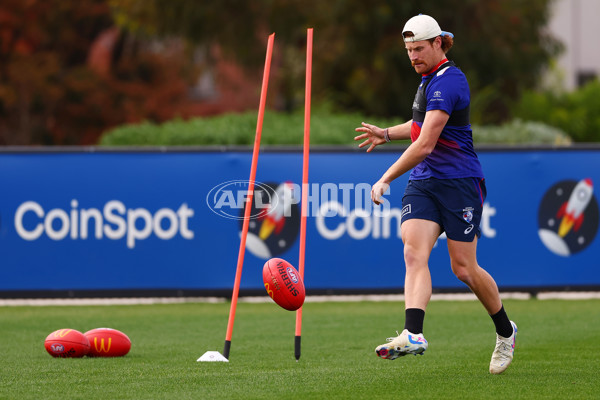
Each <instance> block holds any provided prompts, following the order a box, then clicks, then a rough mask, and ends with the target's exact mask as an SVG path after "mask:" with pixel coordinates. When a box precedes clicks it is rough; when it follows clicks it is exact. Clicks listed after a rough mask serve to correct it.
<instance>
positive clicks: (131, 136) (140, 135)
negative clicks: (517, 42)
mask: <svg viewBox="0 0 600 400" xmlns="http://www.w3.org/2000/svg"><path fill="white" fill-rule="evenodd" d="M256 119H257V115H256V112H255V111H248V112H245V113H241V114H223V115H219V116H215V117H205V118H192V119H189V120H182V119H175V120H171V121H168V122H165V123H163V124H154V123H151V122H143V123H140V124H132V125H124V126H120V127H117V128H114V129H112V130H110V131H107V132H106V133H105V134H104V135H103V136H102V137H101V139H100V145H102V146H186V145H198V146H230V145H252V144H253V143H254V136H255V132H256ZM361 121H365V122H369V123H372V124H375V125H378V126H381V127H387V126H393V125H397V124H399V123H402V122H403V121H402V120H400V119H385V118H370V117H365V116H363V115H361V114H358V113H348V114H341V113H332V112H328V111H317V112H313V114H312V115H311V126H310V127H311V131H310V135H311V145H352V144H353V143H354V141H353V138H354V136H355V134H356V133H355V131H354V129H355V128H356V127H357V126H359V125H360V122H361ZM303 134H304V113H302V112H296V113H280V112H273V111H267V112H266V113H265V118H264V123H263V130H262V136H261V144H264V145H298V144H302V143H303ZM473 136H474V141H475V143H477V144H508V145H516V144H552V145H568V144H570V143H571V140H570V138H569V136H568V135H566V134H565V133H564V132H563V131H561V130H560V129H557V128H552V127H549V126H546V125H544V124H542V123H538V122H525V121H520V120H515V121H512V122H510V123H507V124H504V125H502V126H473Z"/></svg>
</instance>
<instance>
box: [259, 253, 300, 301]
mask: <svg viewBox="0 0 600 400" xmlns="http://www.w3.org/2000/svg"><path fill="white" fill-rule="evenodd" d="M263 282H264V283H265V289H267V293H268V294H269V296H271V298H272V299H273V301H274V302H275V303H277V304H279V305H280V306H281V307H283V308H285V309H286V310H289V311H294V310H297V309H299V308H300V307H302V304H304V297H305V292H304V283H303V282H302V278H301V277H300V274H299V273H298V271H296V268H294V267H292V265H291V264H290V263H288V262H287V261H285V260H282V259H281V258H271V259H270V260H269V261H267V262H266V263H265V266H264V267H263Z"/></svg>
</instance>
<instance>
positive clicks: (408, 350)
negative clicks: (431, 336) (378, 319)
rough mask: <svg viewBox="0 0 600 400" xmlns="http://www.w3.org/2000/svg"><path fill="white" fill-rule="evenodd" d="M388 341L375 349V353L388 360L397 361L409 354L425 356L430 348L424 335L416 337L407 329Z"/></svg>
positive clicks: (420, 334)
mask: <svg viewBox="0 0 600 400" xmlns="http://www.w3.org/2000/svg"><path fill="white" fill-rule="evenodd" d="M396 333H398V332H396ZM387 341H388V342H389V343H385V344H382V345H380V346H377V348H376V349H375V353H377V355H378V356H379V357H381V358H384V359H386V360H395V359H396V358H398V357H402V356H405V355H407V354H414V355H415V356H416V355H417V354H420V355H423V353H424V352H425V350H427V347H428V346H429V344H428V343H427V340H425V337H423V334H422V333H419V334H418V335H415V334H414V333H410V332H409V331H408V330H406V329H405V330H403V331H402V333H401V334H400V335H398V336H396V337H390V338H387Z"/></svg>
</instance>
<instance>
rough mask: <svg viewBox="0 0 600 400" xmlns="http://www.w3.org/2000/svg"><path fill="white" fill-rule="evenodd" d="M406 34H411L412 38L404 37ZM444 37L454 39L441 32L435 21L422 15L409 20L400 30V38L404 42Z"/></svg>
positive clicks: (448, 33)
mask: <svg viewBox="0 0 600 400" xmlns="http://www.w3.org/2000/svg"><path fill="white" fill-rule="evenodd" d="M407 32H412V34H413V36H409V37H406V36H405V33H407ZM446 35H448V36H450V37H454V35H453V34H451V33H450V32H445V31H443V30H442V29H441V28H440V25H439V24H438V23H437V21H436V20H435V19H433V18H432V17H430V16H429V15H424V14H419V15H417V16H414V17H412V18H411V19H409V20H408V21H407V22H406V24H405V25H404V29H402V37H404V41H405V42H419V41H421V40H427V39H433V38H434V37H436V36H446Z"/></svg>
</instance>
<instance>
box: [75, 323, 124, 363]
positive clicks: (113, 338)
mask: <svg viewBox="0 0 600 400" xmlns="http://www.w3.org/2000/svg"><path fill="white" fill-rule="evenodd" d="M84 335H85V336H86V337H87V338H88V340H89V341H90V352H89V353H88V357H121V356H124V355H125V354H127V353H129V350H130V349H131V340H129V337H128V336H127V335H126V334H124V333H123V332H121V331H118V330H116V329H111V328H97V329H92V330H91V331H87V332H86V333H84Z"/></svg>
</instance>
